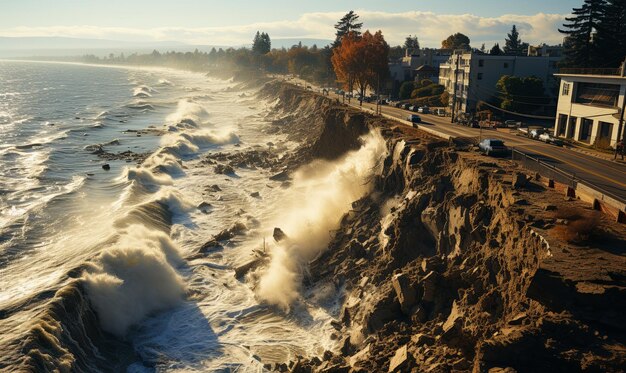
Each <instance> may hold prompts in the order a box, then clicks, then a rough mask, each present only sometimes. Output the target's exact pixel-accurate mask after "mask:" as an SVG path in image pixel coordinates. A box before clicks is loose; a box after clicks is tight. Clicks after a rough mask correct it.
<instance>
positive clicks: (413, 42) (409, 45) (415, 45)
mask: <svg viewBox="0 0 626 373" xmlns="http://www.w3.org/2000/svg"><path fill="white" fill-rule="evenodd" d="M404 49H407V50H408V52H409V54H414V53H416V52H418V51H419V50H420V42H419V40H417V36H411V35H409V36H407V37H406V40H405V41H404Z"/></svg>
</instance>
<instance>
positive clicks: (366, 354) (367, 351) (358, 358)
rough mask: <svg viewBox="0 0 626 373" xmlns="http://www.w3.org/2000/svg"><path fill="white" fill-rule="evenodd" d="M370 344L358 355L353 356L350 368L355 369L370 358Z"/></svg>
mask: <svg viewBox="0 0 626 373" xmlns="http://www.w3.org/2000/svg"><path fill="white" fill-rule="evenodd" d="M370 346H371V345H370V344H368V345H367V346H365V347H364V348H363V349H361V351H359V352H357V353H356V354H354V355H352V357H351V358H350V366H351V367H353V366H355V365H356V364H357V363H358V362H359V361H363V360H368V359H369V357H370Z"/></svg>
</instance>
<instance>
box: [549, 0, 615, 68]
mask: <svg viewBox="0 0 626 373" xmlns="http://www.w3.org/2000/svg"><path fill="white" fill-rule="evenodd" d="M605 5H606V2H605V0H584V3H583V5H582V6H581V7H580V8H574V9H573V11H572V13H573V15H574V16H573V17H566V18H565V20H566V21H567V22H568V23H565V24H563V29H559V32H560V33H562V34H565V35H566V40H565V42H564V47H565V57H566V58H565V64H566V65H569V66H580V67H591V66H593V65H600V64H601V63H602V61H599V56H598V53H597V52H598V49H597V47H598V45H597V43H596V40H595V33H596V32H597V31H598V25H599V23H600V22H601V19H602V18H603V15H604V12H605ZM600 29H602V26H601V27H600Z"/></svg>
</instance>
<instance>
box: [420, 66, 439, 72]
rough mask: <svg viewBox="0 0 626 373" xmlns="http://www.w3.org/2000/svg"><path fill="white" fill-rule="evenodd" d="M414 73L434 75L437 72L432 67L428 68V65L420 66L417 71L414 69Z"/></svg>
mask: <svg viewBox="0 0 626 373" xmlns="http://www.w3.org/2000/svg"><path fill="white" fill-rule="evenodd" d="M415 71H419V72H428V73H431V72H432V73H434V72H437V69H435V68H434V67H432V66H430V65H422V66H420V67H418V68H417V69H415Z"/></svg>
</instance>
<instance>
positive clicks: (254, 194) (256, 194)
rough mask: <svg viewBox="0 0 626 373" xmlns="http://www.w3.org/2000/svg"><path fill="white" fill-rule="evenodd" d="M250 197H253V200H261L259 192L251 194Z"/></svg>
mask: <svg viewBox="0 0 626 373" xmlns="http://www.w3.org/2000/svg"><path fill="white" fill-rule="evenodd" d="M250 197H252V198H259V197H261V195H260V194H259V192H252V193H250Z"/></svg>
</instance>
